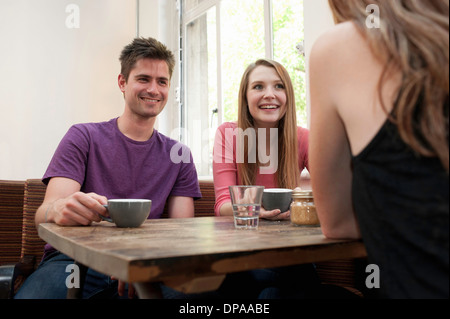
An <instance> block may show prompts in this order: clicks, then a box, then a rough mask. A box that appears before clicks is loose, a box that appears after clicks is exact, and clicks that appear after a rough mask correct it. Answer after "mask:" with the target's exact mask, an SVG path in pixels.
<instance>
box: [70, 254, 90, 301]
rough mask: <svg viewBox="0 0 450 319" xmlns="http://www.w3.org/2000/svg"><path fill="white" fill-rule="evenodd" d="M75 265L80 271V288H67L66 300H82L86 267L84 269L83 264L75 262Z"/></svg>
mask: <svg viewBox="0 0 450 319" xmlns="http://www.w3.org/2000/svg"><path fill="white" fill-rule="evenodd" d="M75 265H76V266H78V269H79V270H80V286H79V287H78V288H75V287H74V288H67V296H66V298H67V299H82V298H83V287H84V281H85V279H86V273H87V270H88V267H86V266H85V265H83V264H80V263H79V262H75Z"/></svg>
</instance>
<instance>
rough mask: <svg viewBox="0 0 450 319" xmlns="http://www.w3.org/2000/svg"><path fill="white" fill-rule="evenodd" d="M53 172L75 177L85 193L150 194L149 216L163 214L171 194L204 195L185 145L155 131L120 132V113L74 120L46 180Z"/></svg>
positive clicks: (108, 194)
mask: <svg viewBox="0 0 450 319" xmlns="http://www.w3.org/2000/svg"><path fill="white" fill-rule="evenodd" d="M172 148H174V149H172ZM171 151H172V157H174V158H175V160H172V159H171ZM174 154H175V155H177V154H178V155H180V156H174ZM181 154H184V155H183V156H181ZM186 154H187V155H186ZM180 158H182V159H183V160H181V161H180ZM51 177H67V178H70V179H73V180H75V181H77V182H78V183H80V185H81V191H82V192H85V193H89V192H95V193H97V194H99V195H103V196H106V197H107V198H108V199H113V198H141V199H151V200H152V208H151V213H150V216H149V218H159V217H161V214H162V213H163V210H164V205H165V203H166V200H167V198H168V197H169V196H186V197H193V198H194V199H197V198H200V197H201V192H200V187H199V184H198V178H197V172H196V169H195V165H194V163H193V158H192V155H191V152H190V150H189V149H188V148H187V146H185V145H183V144H181V143H179V142H177V141H175V140H172V139H170V138H168V137H166V136H164V135H162V134H160V133H159V132H158V131H157V130H154V131H153V135H152V137H151V138H150V139H149V140H148V141H145V142H138V141H134V140H131V139H129V138H128V137H126V136H125V135H123V134H122V133H121V132H120V131H119V129H118V127H117V118H115V119H112V120H110V121H108V122H101V123H86V124H76V125H73V126H72V127H71V128H70V129H69V131H68V132H67V134H66V135H65V136H64V138H63V139H62V140H61V142H60V144H59V146H58V148H57V149H56V152H55V154H54V156H53V158H52V160H51V162H50V165H49V167H48V169H47V171H46V173H45V175H44V177H43V182H44V183H45V184H47V183H48V181H49V180H50V178H51Z"/></svg>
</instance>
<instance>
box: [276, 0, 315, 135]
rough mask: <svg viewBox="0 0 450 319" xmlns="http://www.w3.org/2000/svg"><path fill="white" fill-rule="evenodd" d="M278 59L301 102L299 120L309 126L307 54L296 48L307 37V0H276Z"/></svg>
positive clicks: (298, 111) (297, 101) (296, 98)
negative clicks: (300, 52)
mask: <svg viewBox="0 0 450 319" xmlns="http://www.w3.org/2000/svg"><path fill="white" fill-rule="evenodd" d="M272 3H273V7H272V11H273V37H274V59H275V60H277V61H278V62H280V63H281V64H283V65H284V66H285V67H286V69H287V70H288V72H289V75H290V76H291V79H292V83H293V85H294V92H295V101H296V104H297V121H298V123H299V125H301V126H303V127H306V126H307V114H306V78H305V70H306V69H305V58H304V56H303V55H301V54H299V52H298V51H297V49H296V46H297V44H299V43H301V42H302V41H303V40H304V27H303V0H283V1H277V0H275V1H273V2H272Z"/></svg>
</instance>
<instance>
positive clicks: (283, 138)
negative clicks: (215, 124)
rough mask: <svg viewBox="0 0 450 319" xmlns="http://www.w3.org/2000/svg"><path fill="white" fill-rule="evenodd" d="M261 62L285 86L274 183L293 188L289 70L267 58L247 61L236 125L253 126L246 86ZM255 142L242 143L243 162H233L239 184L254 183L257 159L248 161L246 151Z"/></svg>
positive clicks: (295, 161) (294, 120) (292, 98)
mask: <svg viewBox="0 0 450 319" xmlns="http://www.w3.org/2000/svg"><path fill="white" fill-rule="evenodd" d="M261 65H262V66H266V67H271V68H274V69H275V71H276V72H277V74H278V76H279V77H280V79H281V82H282V83H283V85H284V88H285V90H286V113H285V115H284V116H283V118H282V119H281V120H280V121H279V124H278V168H277V171H276V176H277V183H278V187H282V188H291V189H293V188H295V187H297V186H298V185H299V182H300V170H299V166H298V161H299V159H298V142H297V115H296V109H295V94H294V88H293V86H292V81H291V78H290V76H289V73H288V72H287V70H286V69H285V68H284V67H283V66H282V65H281V64H280V63H278V62H276V61H272V60H268V59H259V60H257V61H256V62H254V63H252V64H250V65H249V66H248V67H247V69H246V70H245V72H244V74H243V76H242V80H241V85H240V88H239V102H238V103H239V106H238V127H239V128H240V129H242V131H245V130H246V129H248V128H255V124H254V121H253V117H252V116H251V114H250V111H249V108H248V101H247V90H248V86H249V77H250V74H251V73H252V71H253V70H254V69H255V68H257V67H258V66H261ZM255 129H256V128H255ZM242 141H243V139H242ZM238 143H239V139H238ZM257 145H258V143H256V145H253V146H251V145H250V146H247V147H244V162H243V163H237V168H238V174H239V176H240V180H239V181H238V182H239V183H240V184H243V185H254V183H255V180H256V174H257V169H258V168H259V162H258V160H257V161H256V163H248V152H249V148H252V147H254V148H253V150H254V151H256V154H258V153H257V149H256V148H257Z"/></svg>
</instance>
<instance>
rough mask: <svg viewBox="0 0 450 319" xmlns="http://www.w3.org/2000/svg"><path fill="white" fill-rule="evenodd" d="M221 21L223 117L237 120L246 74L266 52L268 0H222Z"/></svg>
mask: <svg viewBox="0 0 450 319" xmlns="http://www.w3.org/2000/svg"><path fill="white" fill-rule="evenodd" d="M221 21H222V26H221V30H222V33H221V39H222V90H223V100H224V106H223V120H224V121H236V120H237V108H238V104H237V103H238V93H239V84H240V81H241V77H242V74H243V73H244V71H245V69H246V68H247V66H248V65H249V64H250V63H252V62H254V61H256V60H257V59H259V58H264V55H265V51H264V1H263V0H245V1H242V0H226V1H222V7H221Z"/></svg>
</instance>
